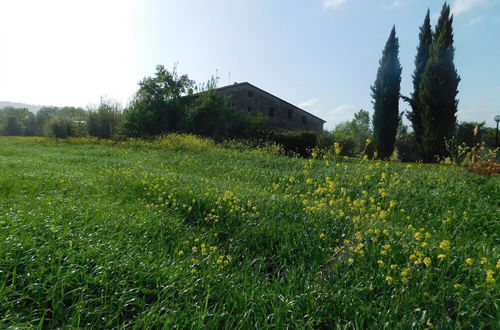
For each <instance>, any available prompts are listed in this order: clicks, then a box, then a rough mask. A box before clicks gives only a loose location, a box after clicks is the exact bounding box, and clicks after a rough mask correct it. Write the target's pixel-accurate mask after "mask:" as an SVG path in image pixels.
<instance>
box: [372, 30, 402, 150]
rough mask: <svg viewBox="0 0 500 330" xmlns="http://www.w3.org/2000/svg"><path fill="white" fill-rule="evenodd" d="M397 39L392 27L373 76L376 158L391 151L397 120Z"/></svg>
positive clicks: (394, 139)
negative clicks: (374, 78)
mask: <svg viewBox="0 0 500 330" xmlns="http://www.w3.org/2000/svg"><path fill="white" fill-rule="evenodd" d="M398 54H399V41H398V38H397V37H396V28H395V27H394V26H393V28H392V31H391V34H390V36H389V39H388V40H387V43H386V45H385V48H384V51H383V52H382V58H381V59H380V62H379V68H378V72H377V78H376V80H375V83H374V85H373V86H371V90H372V98H373V101H372V103H373V108H374V114H373V142H374V148H375V151H376V152H377V153H378V157H379V158H381V159H383V158H387V157H389V156H390V155H391V154H392V152H393V150H394V143H395V141H396V132H397V127H398V122H399V92H400V87H401V70H402V69H401V64H400V62H399V57H398Z"/></svg>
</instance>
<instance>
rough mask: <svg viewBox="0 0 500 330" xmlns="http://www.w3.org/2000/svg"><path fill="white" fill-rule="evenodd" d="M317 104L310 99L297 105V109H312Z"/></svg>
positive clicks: (316, 100)
mask: <svg viewBox="0 0 500 330" xmlns="http://www.w3.org/2000/svg"><path fill="white" fill-rule="evenodd" d="M317 102H318V99H310V100H307V101H305V102H302V103H301V104H299V108H302V109H304V108H309V107H312V106H313V105H315V104H316V103H317Z"/></svg>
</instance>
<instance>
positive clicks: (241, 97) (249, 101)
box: [216, 82, 325, 132]
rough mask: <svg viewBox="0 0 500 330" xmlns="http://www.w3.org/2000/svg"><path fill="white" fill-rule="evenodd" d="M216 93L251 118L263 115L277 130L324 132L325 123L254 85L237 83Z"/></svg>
mask: <svg viewBox="0 0 500 330" xmlns="http://www.w3.org/2000/svg"><path fill="white" fill-rule="evenodd" d="M216 91H217V92H218V93H220V94H222V95H224V96H226V97H228V99H229V103H230V104H231V106H232V107H233V108H235V109H237V110H238V111H241V112H243V113H246V114H248V115H250V116H257V115H258V114H262V115H264V116H266V117H267V118H268V125H269V126H270V127H271V128H275V129H290V130H308V131H316V132H322V131H323V124H324V123H325V121H324V120H323V119H321V118H318V117H316V116H315V115H313V114H310V113H309V112H307V111H304V110H302V109H300V108H299V107H297V106H295V105H293V104H290V103H288V102H286V101H284V100H282V99H280V98H279V97H276V96H274V95H272V94H270V93H268V92H266V91H264V90H262V89H260V88H258V87H255V86H254V85H252V84H250V83H247V82H243V83H235V84H234V85H229V86H225V87H221V88H217V89H216Z"/></svg>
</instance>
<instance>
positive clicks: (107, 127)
mask: <svg viewBox="0 0 500 330" xmlns="http://www.w3.org/2000/svg"><path fill="white" fill-rule="evenodd" d="M121 124H122V114H121V112H120V108H119V106H118V105H117V104H111V103H110V102H106V101H103V100H101V103H100V105H99V107H98V108H97V110H90V111H89V115H88V120H87V130H88V133H89V135H90V136H95V137H99V138H102V139H110V138H112V137H113V136H114V135H115V134H117V133H118V131H119V129H120V127H121Z"/></svg>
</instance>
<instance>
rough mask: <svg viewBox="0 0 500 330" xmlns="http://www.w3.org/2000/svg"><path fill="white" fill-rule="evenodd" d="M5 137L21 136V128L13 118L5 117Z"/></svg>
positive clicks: (17, 120)
mask: <svg viewBox="0 0 500 330" xmlns="http://www.w3.org/2000/svg"><path fill="white" fill-rule="evenodd" d="M4 131H5V135H18V136H19V135H23V127H22V126H21V123H20V122H19V119H18V118H17V117H14V116H9V117H7V125H5V129H4Z"/></svg>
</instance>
